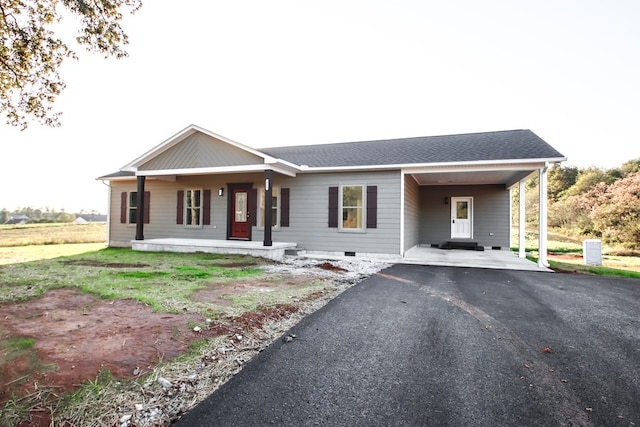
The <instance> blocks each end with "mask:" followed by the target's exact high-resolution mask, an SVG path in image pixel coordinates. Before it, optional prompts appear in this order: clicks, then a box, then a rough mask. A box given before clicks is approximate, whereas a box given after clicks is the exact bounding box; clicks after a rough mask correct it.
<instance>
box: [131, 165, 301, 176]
mask: <svg viewBox="0 0 640 427" xmlns="http://www.w3.org/2000/svg"><path fill="white" fill-rule="evenodd" d="M265 170H272V171H274V172H277V173H280V174H283V175H287V176H292V177H295V176H296V173H295V171H292V170H290V169H289V168H285V167H281V166H279V165H274V164H259V165H241V166H226V167H207V168H187V169H163V170H148V171H147V170H136V171H135V172H136V176H149V177H151V176H163V175H215V174H224V173H242V172H263V171H265Z"/></svg>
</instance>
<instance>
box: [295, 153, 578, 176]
mask: <svg viewBox="0 0 640 427" xmlns="http://www.w3.org/2000/svg"><path fill="white" fill-rule="evenodd" d="M566 160H567V159H566V157H558V158H548V159H544V158H540V159H507V160H478V161H473V162H434V163H405V164H381V165H358V166H328V167H312V166H307V165H302V166H300V172H301V173H314V172H351V171H354V172H355V171H375V170H379V171H382V170H397V169H401V170H405V171H410V170H414V169H415V170H438V171H445V170H449V171H451V172H455V171H459V170H464V171H468V170H469V168H474V167H476V168H480V169H483V170H486V169H487V168H493V169H500V170H505V169H512V168H516V169H522V168H523V167H527V166H528V167H533V168H539V167H543V166H544V165H545V164H559V163H562V162H564V161H566Z"/></svg>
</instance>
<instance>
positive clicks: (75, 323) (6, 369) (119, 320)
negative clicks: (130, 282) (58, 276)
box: [0, 289, 204, 403]
mask: <svg viewBox="0 0 640 427" xmlns="http://www.w3.org/2000/svg"><path fill="white" fill-rule="evenodd" d="M0 310H1V311H0V312H1V313H2V318H1V319H0V331H2V334H3V335H4V336H5V337H6V336H9V337H29V338H34V339H35V345H34V350H35V352H36V353H37V357H38V361H37V362H38V363H39V364H40V367H39V369H37V367H36V366H34V357H33V356H34V355H33V354H29V353H25V354H23V356H22V357H20V358H18V359H17V360H12V361H11V362H10V363H3V364H1V365H0V381H1V382H2V384H1V387H0V393H2V394H1V395H0V403H2V402H4V401H5V400H6V399H8V398H10V397H11V393H12V392H14V393H17V394H19V395H22V394H24V393H29V392H31V391H33V390H34V388H35V384H37V386H38V387H40V388H48V387H52V388H54V389H55V390H56V391H64V392H67V391H70V390H72V389H73V388H75V387H76V386H78V385H80V384H81V383H83V382H84V381H86V380H88V379H94V378H95V377H96V376H97V375H98V372H99V371H101V370H109V371H111V373H112V374H113V376H115V377H117V378H131V377H134V376H135V375H134V371H135V373H136V374H141V373H142V374H143V373H145V372H146V371H148V370H149V369H150V368H151V367H152V366H153V365H154V364H155V363H157V362H158V361H159V360H167V359H171V358H172V357H175V356H177V355H178V354H180V353H181V352H184V351H186V350H187V349H188V345H189V342H190V341H193V340H194V339H199V338H200V337H198V336H197V335H196V334H194V332H193V331H191V330H190V329H189V328H188V327H187V322H194V323H203V322H204V320H203V319H202V317H201V316H199V315H196V314H188V313H186V314H167V313H154V312H153V310H152V309H151V307H149V306H147V305H145V304H141V303H139V302H136V301H131V300H102V299H98V298H96V297H95V296H93V295H89V294H83V293H81V292H79V291H77V290H74V289H57V290H52V291H49V292H47V293H46V294H44V295H43V296H42V297H40V298H37V299H34V300H30V301H25V302H21V303H12V304H2V305H1V306H0ZM47 367H48V368H47ZM34 368H36V369H35V370H34ZM25 376H26V377H25ZM23 377H25V378H23Z"/></svg>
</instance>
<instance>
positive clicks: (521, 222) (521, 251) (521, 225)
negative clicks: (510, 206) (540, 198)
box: [518, 180, 527, 258]
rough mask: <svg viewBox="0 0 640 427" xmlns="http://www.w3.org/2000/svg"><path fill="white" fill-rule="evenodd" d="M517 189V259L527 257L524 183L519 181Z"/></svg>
mask: <svg viewBox="0 0 640 427" xmlns="http://www.w3.org/2000/svg"><path fill="white" fill-rule="evenodd" d="M518 188H519V192H518V193H519V197H520V200H519V202H520V209H519V211H518V212H519V215H518V257H519V258H525V257H526V256H527V253H526V252H527V250H526V247H525V245H526V234H527V232H526V224H527V222H526V219H527V218H526V215H527V212H526V208H525V205H526V203H525V202H526V199H525V188H526V187H525V181H524V180H522V181H520V186H519V187H518Z"/></svg>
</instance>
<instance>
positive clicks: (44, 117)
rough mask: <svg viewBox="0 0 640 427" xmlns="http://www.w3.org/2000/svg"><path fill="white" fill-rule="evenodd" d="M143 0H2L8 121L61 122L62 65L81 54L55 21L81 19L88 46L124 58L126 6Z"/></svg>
mask: <svg viewBox="0 0 640 427" xmlns="http://www.w3.org/2000/svg"><path fill="white" fill-rule="evenodd" d="M141 1H142V0H0V39H1V43H0V113H4V114H6V117H7V124H9V125H12V126H20V127H21V128H22V129H26V127H27V125H28V119H29V118H32V119H35V120H36V121H38V122H40V123H42V124H44V125H47V126H59V125H60V113H58V112H53V111H52V110H53V104H54V102H55V100H56V97H57V96H58V95H59V94H60V93H61V91H62V90H63V89H64V88H65V83H64V81H63V79H62V78H61V76H60V74H59V72H58V70H59V68H60V66H61V65H62V63H63V61H64V60H65V59H66V58H74V59H77V56H76V54H75V53H74V52H73V50H71V49H70V48H69V46H68V45H67V43H66V42H65V41H64V40H62V39H61V38H59V37H57V36H56V34H55V32H54V30H53V27H55V25H56V24H59V23H60V22H61V20H62V17H63V14H64V13H65V12H66V14H67V15H68V14H69V13H71V14H72V15H74V16H76V17H77V18H79V20H80V28H79V30H78V35H77V37H76V41H77V42H78V44H79V45H81V46H84V47H85V48H86V49H87V50H88V51H90V52H95V53H100V54H103V55H104V56H105V57H116V58H123V57H126V56H127V52H126V51H125V50H124V49H123V47H124V45H126V44H127V43H128V38H127V35H126V34H125V32H124V31H123V29H122V28H121V26H120V22H121V20H122V10H123V9H130V10H131V12H132V13H133V12H135V11H136V10H138V9H139V8H140V7H141V6H142V3H141Z"/></svg>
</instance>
